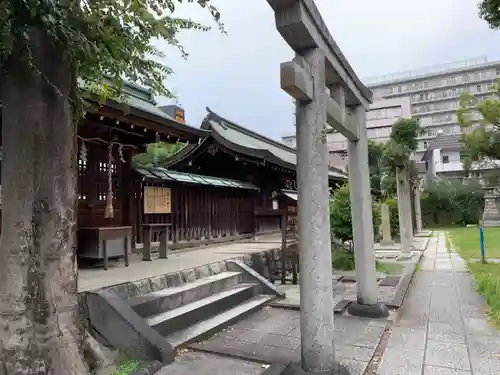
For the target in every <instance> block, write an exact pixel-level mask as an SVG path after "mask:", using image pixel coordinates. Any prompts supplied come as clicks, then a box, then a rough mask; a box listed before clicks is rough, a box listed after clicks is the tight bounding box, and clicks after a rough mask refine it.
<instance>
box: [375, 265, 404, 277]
mask: <svg viewBox="0 0 500 375" xmlns="http://www.w3.org/2000/svg"><path fill="white" fill-rule="evenodd" d="M403 269H404V266H403V265H402V264H398V263H382V262H377V271H378V272H383V273H385V274H386V275H401V274H402V273H403Z"/></svg>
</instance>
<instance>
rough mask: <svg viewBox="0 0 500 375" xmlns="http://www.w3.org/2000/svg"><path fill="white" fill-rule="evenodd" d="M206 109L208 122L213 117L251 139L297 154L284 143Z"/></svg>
mask: <svg viewBox="0 0 500 375" xmlns="http://www.w3.org/2000/svg"><path fill="white" fill-rule="evenodd" d="M206 109H207V112H208V116H207V117H205V119H206V120H210V117H211V116H213V117H215V118H216V119H218V120H221V121H224V122H225V123H226V124H227V125H229V126H230V127H231V128H233V129H234V130H237V131H240V132H242V133H244V134H246V135H249V136H251V137H254V138H258V139H260V140H261V141H264V142H267V143H270V144H272V145H273V146H277V147H280V148H282V149H283V150H286V151H290V152H293V153H295V152H296V150H295V149H294V148H293V147H290V146H287V145H285V144H284V143H282V142H279V141H276V140H274V139H272V138H269V137H266V136H264V135H262V134H259V133H257V132H255V131H254V130H250V129H248V128H246V127H244V126H242V125H239V124H237V123H235V122H233V121H231V120H229V119H227V118H225V117H223V116H221V115H219V114H217V113H215V112H214V111H212V110H211V109H210V108H209V107H206ZM221 125H224V124H221Z"/></svg>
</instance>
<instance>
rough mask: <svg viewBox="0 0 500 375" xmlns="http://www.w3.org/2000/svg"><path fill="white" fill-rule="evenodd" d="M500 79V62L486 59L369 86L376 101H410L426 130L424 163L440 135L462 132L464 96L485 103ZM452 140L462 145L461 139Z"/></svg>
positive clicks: (422, 143) (399, 75)
mask: <svg viewBox="0 0 500 375" xmlns="http://www.w3.org/2000/svg"><path fill="white" fill-rule="evenodd" d="M499 77H500V61H494V62H488V61H487V60H486V59H485V58H483V59H474V60H466V61H460V62H455V63H451V64H445V65H440V66H434V67H429V68H425V69H420V70H415V71H409V72H403V73H397V74H392V75H386V76H381V77H377V78H372V79H368V80H366V83H367V85H368V87H370V88H371V90H372V91H373V95H374V97H375V98H386V99H392V98H399V97H409V98H410V104H411V116H412V118H416V119H418V120H420V124H421V125H422V127H424V128H425V133H424V135H423V136H422V137H421V138H420V142H419V148H418V151H417V160H420V159H421V158H422V156H423V155H424V152H425V151H426V150H427V148H428V147H429V145H430V143H431V141H432V140H433V139H434V138H435V137H436V136H437V135H438V134H442V135H457V134H461V133H462V131H463V129H462V128H461V127H460V125H459V123H458V121H457V115H456V110H457V108H458V107H459V99H460V95H461V94H462V93H464V92H468V93H470V94H472V95H474V96H475V98H476V99H477V100H478V101H482V100H484V99H486V98H487V97H488V96H491V95H492V91H491V85H492V84H493V83H495V81H496V79H497V78H499ZM476 118H477V119H479V116H478V117H476ZM452 139H455V140H456V142H457V143H458V141H459V139H460V138H459V137H455V138H452Z"/></svg>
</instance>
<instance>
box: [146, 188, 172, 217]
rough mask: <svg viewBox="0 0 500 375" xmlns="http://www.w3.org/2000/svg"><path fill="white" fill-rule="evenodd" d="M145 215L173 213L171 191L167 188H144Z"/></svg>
mask: <svg viewBox="0 0 500 375" xmlns="http://www.w3.org/2000/svg"><path fill="white" fill-rule="evenodd" d="M144 213H145V214H170V213H172V206H171V191H170V189H169V188H166V187H157V186H144Z"/></svg>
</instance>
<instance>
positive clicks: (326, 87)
mask: <svg viewBox="0 0 500 375" xmlns="http://www.w3.org/2000/svg"><path fill="white" fill-rule="evenodd" d="M267 2H268V3H269V5H270V6H271V7H272V8H273V10H274V12H275V18H276V28H277V30H278V31H279V33H280V34H281V35H282V37H283V39H285V41H286V42H287V43H288V44H289V45H290V47H291V48H292V49H293V50H294V51H295V53H296V57H295V58H294V59H293V61H290V62H286V63H283V64H281V88H282V89H283V90H284V91H286V92H287V93H288V94H289V95H290V96H292V97H293V98H294V99H295V100H296V119H297V125H296V126H297V158H298V160H297V180H298V181H297V182H298V184H297V185H298V191H299V196H298V212H299V235H300V244H299V249H300V295H301V302H300V310H301V349H302V369H303V370H304V371H306V372H310V373H339V372H342V371H344V373H345V371H346V370H345V369H343V370H341V369H340V367H339V365H338V363H337V362H336V361H335V347H334V342H333V341H334V340H333V339H334V328H333V327H334V321H333V320H334V318H333V291H332V265H331V264H332V263H331V248H330V247H331V243H330V223H329V220H330V218H329V207H328V199H329V192H328V179H327V171H328V150H327V145H326V124H328V125H330V126H332V127H333V128H335V129H336V130H338V131H339V132H340V133H341V134H343V135H344V136H345V137H346V138H347V139H348V141H349V146H348V155H349V186H350V194H351V207H352V208H351V209H352V223H353V233H354V251H355V260H356V284H357V303H354V304H351V305H350V306H349V308H348V311H349V313H350V314H352V315H358V316H370V317H384V316H387V315H388V310H387V307H386V306H385V305H381V304H379V303H378V290H377V280H376V278H377V276H376V269H375V255H374V246H373V245H374V239H373V227H372V226H373V224H372V223H373V220H372V202H371V191H370V178H369V170H368V139H367V135H366V125H365V114H366V110H367V109H368V105H369V103H371V101H372V93H371V91H370V90H369V89H368V88H367V87H365V86H364V85H363V84H362V83H361V81H360V80H359V79H358V78H357V76H356V74H355V73H354V71H353V69H352V68H351V66H350V65H349V63H348V61H347V59H346V58H345V57H344V55H343V54H342V52H341V51H340V49H339V47H338V46H337V44H336V43H335V41H334V40H333V38H332V36H331V34H330V32H329V31H328V29H327V27H326V25H325V23H324V21H323V19H322V17H321V15H320V13H319V10H318V9H317V7H316V5H315V3H314V1H313V0H267Z"/></svg>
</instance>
